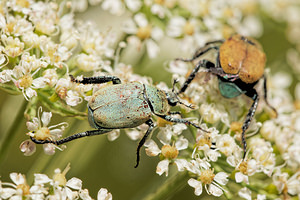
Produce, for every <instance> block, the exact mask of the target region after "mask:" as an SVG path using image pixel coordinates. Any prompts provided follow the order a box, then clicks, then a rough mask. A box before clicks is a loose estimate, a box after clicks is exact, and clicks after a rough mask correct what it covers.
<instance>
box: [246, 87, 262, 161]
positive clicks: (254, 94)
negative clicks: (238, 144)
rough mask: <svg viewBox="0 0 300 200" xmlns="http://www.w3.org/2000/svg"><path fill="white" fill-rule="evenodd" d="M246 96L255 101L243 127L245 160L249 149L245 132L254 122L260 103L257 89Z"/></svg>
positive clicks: (248, 92)
mask: <svg viewBox="0 0 300 200" xmlns="http://www.w3.org/2000/svg"><path fill="white" fill-rule="evenodd" d="M245 94H246V95H247V96H248V97H250V98H251V99H252V100H253V103H252V105H251V107H250V109H249V111H248V114H247V116H246V119H245V121H244V124H243V126H242V143H243V150H244V155H243V159H245V156H246V149H247V142H246V138H245V132H246V130H247V129H248V128H249V125H250V123H251V121H252V118H253V116H254V113H255V111H256V108H257V104H258V101H259V96H258V94H257V92H256V90H255V89H252V90H249V91H247V92H246V93H245Z"/></svg>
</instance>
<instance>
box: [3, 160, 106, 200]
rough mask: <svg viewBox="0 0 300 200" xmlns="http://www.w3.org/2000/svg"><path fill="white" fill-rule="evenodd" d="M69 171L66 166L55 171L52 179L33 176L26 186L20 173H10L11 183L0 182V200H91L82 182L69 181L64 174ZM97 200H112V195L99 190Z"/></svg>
mask: <svg viewBox="0 0 300 200" xmlns="http://www.w3.org/2000/svg"><path fill="white" fill-rule="evenodd" d="M69 170H70V165H68V166H67V167H66V168H65V169H64V170H63V171H61V170H60V169H56V170H55V171H54V175H53V177H52V178H49V177H48V176H47V175H46V174H34V182H33V184H32V185H28V183H27V181H26V177H25V175H23V174H20V173H11V174H10V178H11V180H12V183H9V182H2V181H0V198H1V199H15V200H17V199H32V200H40V199H62V200H63V199H65V200H66V199H70V200H71V199H82V200H92V197H90V196H89V191H88V190H87V189H83V188H82V181H81V180H80V179H78V178H76V177H73V178H71V179H69V180H67V179H66V174H67V172H68V171H69ZM97 199H98V200H112V195H111V194H110V193H109V192H108V191H107V189H105V188H101V189H100V190H99V192H98V195H97Z"/></svg>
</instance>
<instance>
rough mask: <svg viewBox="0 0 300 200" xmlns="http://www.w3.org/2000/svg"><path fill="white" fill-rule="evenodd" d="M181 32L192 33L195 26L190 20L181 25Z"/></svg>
mask: <svg viewBox="0 0 300 200" xmlns="http://www.w3.org/2000/svg"><path fill="white" fill-rule="evenodd" d="M183 32H184V33H185V34H186V35H193V34H194V33H195V27H194V25H193V24H191V23H190V22H187V23H186V24H185V25H184V27H183Z"/></svg>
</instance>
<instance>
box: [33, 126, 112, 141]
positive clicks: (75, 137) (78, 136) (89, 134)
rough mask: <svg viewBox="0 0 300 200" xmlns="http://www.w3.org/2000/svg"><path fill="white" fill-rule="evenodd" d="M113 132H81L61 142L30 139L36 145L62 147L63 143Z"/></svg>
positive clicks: (99, 130) (100, 130)
mask: <svg viewBox="0 0 300 200" xmlns="http://www.w3.org/2000/svg"><path fill="white" fill-rule="evenodd" d="M112 130H113V129H98V130H92V131H86V132H81V133H76V134H74V135H70V136H68V137H66V138H63V139H60V140H37V139H35V138H34V137H30V139H31V140H32V141H33V142H34V143H36V144H46V143H52V144H56V145H61V144H63V143H66V142H70V141H72V140H75V139H78V138H82V137H87V136H93V135H101V134H104V133H107V132H110V131H112Z"/></svg>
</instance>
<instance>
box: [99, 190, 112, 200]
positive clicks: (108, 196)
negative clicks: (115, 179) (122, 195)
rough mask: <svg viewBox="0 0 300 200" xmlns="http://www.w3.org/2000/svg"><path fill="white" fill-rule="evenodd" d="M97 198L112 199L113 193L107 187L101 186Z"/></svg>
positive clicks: (100, 199)
mask: <svg viewBox="0 0 300 200" xmlns="http://www.w3.org/2000/svg"><path fill="white" fill-rule="evenodd" d="M97 200H112V195H111V193H109V192H108V190H107V189H105V188H101V189H100V190H99V192H98V195H97Z"/></svg>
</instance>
